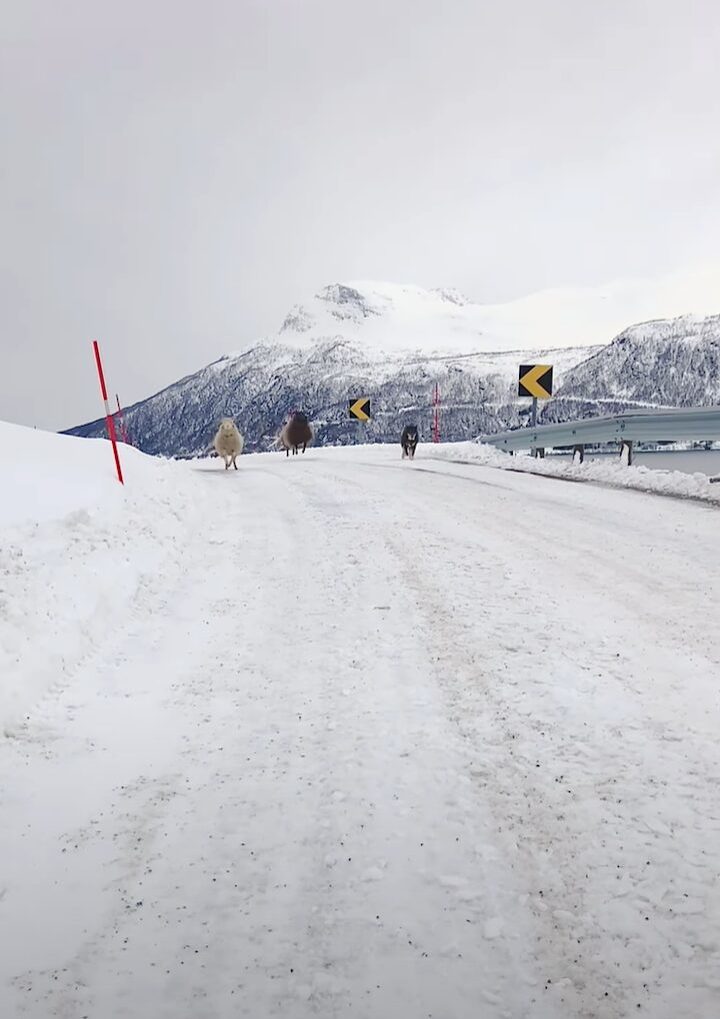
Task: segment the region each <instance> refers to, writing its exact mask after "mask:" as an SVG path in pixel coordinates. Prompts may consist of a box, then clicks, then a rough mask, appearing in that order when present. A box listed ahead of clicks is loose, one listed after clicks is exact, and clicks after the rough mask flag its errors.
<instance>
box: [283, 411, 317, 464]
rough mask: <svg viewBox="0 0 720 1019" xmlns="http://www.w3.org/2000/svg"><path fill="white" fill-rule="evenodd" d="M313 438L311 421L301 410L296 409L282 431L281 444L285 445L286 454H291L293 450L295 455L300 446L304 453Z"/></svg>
mask: <svg viewBox="0 0 720 1019" xmlns="http://www.w3.org/2000/svg"><path fill="white" fill-rule="evenodd" d="M312 438H313V433H312V428H311V427H310V422H309V421H308V419H307V418H306V417H305V415H304V414H303V413H302V412H301V411H299V410H294V411H293V412H292V413H291V414H290V417H289V418H288V419H287V421H286V422H285V424H284V425H283V429H282V431H281V432H280V445H281V446H283V447H284V449H285V455H286V456H290V450H292V451H293V456H295V454H296V453H297V451H298V449H299V447H300V446H302V451H303V453H304V452H305V450H306V448H307V446H308V443H310V442H312Z"/></svg>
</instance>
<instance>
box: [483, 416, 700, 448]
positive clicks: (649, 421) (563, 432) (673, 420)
mask: <svg viewBox="0 0 720 1019" xmlns="http://www.w3.org/2000/svg"><path fill="white" fill-rule="evenodd" d="M712 439H720V407H692V408H689V409H687V410H686V409H679V410H660V411H648V412H647V413H646V412H644V411H639V412H637V411H635V412H633V413H630V414H618V415H616V416H615V417H603V418H586V419H584V420H582V421H567V422H563V423H562V424H558V425H539V426H537V427H535V428H516V429H513V431H511V432H497V433H496V434H494V435H481V436H480V438H479V440H478V441H479V442H484V443H487V444H488V445H489V446H495V447H496V448H497V449H504V450H507V452H508V453H513V452H515V451H516V450H521V449H552V448H553V447H556V446H572V447H580V448H581V447H583V446H587V445H591V444H593V443H596V442H619V443H622V444H624V445H630V444H632V443H633V442H662V441H667V442H688V441H698V442H702V441H703V440H705V441H710V440H712Z"/></svg>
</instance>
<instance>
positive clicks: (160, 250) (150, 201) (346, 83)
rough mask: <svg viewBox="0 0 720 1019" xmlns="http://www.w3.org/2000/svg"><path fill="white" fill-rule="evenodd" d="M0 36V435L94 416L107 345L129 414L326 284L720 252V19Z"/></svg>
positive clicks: (554, 271) (241, 15)
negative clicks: (0, 430)
mask: <svg viewBox="0 0 720 1019" xmlns="http://www.w3.org/2000/svg"><path fill="white" fill-rule="evenodd" d="M0 33H1V34H2V60H1V64H0V131H1V132H2V134H1V143H2V160H1V161H0V178H1V182H2V188H1V194H0V252H1V255H0V258H1V260H2V282H1V287H2V290H1V292H0V323H1V325H0V419H5V420H13V421H18V422H21V423H27V424H36V425H37V426H39V427H50V428H61V427H69V426H70V425H72V424H76V423H79V422H80V421H83V420H87V419H88V418H93V417H97V416H99V413H100V411H101V407H100V404H99V396H98V393H97V383H96V379H95V377H94V374H93V372H94V367H93V364H92V360H91V351H90V340H91V339H92V338H94V337H97V338H98V339H99V340H100V341H101V343H102V346H103V350H104V352H105V358H106V367H107V370H108V374H109V382H110V387H111V389H112V391H113V392H115V391H116V390H117V391H119V392H120V395H121V398H122V399H123V401H124V402H126V403H130V402H132V401H134V400H137V399H140V398H142V397H144V396H147V395H150V393H152V392H154V391H156V390H157V389H159V388H162V387H163V386H164V385H166V384H168V383H170V382H172V381H174V380H175V379H176V378H178V377H179V376H181V375H183V374H187V373H189V372H191V371H194V370H196V369H197V368H199V367H201V366H202V365H204V364H206V363H207V362H209V361H211V360H213V359H214V358H216V357H217V356H219V355H220V354H222V353H224V352H225V351H226V350H233V349H237V348H239V347H240V346H242V345H243V344H244V343H245V342H248V341H250V340H252V339H253V338H255V337H257V336H259V335H263V334H266V333H269V332H272V331H274V330H275V329H276V328H278V326H279V325H280V323H281V322H282V319H283V318H284V315H285V313H286V311H287V310H288V309H289V307H290V306H291V305H292V304H293V303H295V302H296V301H298V300H301V299H302V298H303V296H305V295H309V294H312V293H314V292H315V291H316V290H318V289H319V288H320V287H321V286H323V285H324V284H326V283H329V282H332V281H336V280H341V279H381V280H392V281H397V282H412V283H417V284H419V285H421V286H428V287H434V286H456V287H458V288H460V289H461V290H463V291H464V292H465V293H467V294H468V296H470V297H471V298H473V299H475V300H478V301H482V302H486V301H487V302H496V301H504V300H508V299H511V298H513V297H519V296H522V295H524V294H527V293H529V292H531V291H534V290H538V289H542V288H544V287H548V286H561V285H596V284H601V283H604V282H606V281H608V280H613V279H617V278H618V277H625V276H654V275H659V274H662V273H665V272H667V271H670V270H673V269H676V268H680V267H683V266H685V265H687V264H689V263H694V262H696V261H701V260H703V259H706V258H716V257H717V256H718V253H719V250H720V130H719V129H718V127H719V125H720V3H718V2H717V0H603V2H602V3H600V2H597V0H514V2H513V0H503V2H501V0H434V2H425V0H363V2H358V0H356V2H353V3H349V2H345V0H202V2H201V0H192V2H190V0H122V2H119V0H112V2H108V0H62V2H59V0H5V2H4V3H3V4H2V19H1V20H0ZM719 305H720V301H719ZM718 310H720V307H719V309H718ZM578 341H579V342H582V337H579V338H578Z"/></svg>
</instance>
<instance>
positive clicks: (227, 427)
mask: <svg viewBox="0 0 720 1019" xmlns="http://www.w3.org/2000/svg"><path fill="white" fill-rule="evenodd" d="M220 431H221V433H222V434H223V435H232V434H233V432H234V431H235V422H234V421H233V420H232V418H223V419H222V421H221V422H220Z"/></svg>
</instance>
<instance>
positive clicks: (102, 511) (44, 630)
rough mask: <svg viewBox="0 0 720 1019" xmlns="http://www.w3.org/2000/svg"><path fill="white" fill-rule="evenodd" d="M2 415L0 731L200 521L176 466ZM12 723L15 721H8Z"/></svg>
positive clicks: (85, 647) (129, 604)
mask: <svg viewBox="0 0 720 1019" xmlns="http://www.w3.org/2000/svg"><path fill="white" fill-rule="evenodd" d="M122 459H123V467H124V469H125V474H126V479H127V482H128V483H127V485H126V486H125V487H124V488H123V487H122V486H121V485H120V484H119V482H118V481H117V479H116V477H115V468H114V464H113V459H112V454H111V450H110V444H109V443H108V442H102V441H94V442H82V441H81V440H79V439H74V438H69V437H67V436H59V435H54V434H51V433H48V432H41V431H35V430H33V429H29V428H21V427H19V426H17V425H9V424H5V423H4V422H0V477H2V498H1V499H0V676H1V677H2V683H1V684H0V734H2V732H3V727H4V731H5V732H6V734H7V733H8V732H9V731H11V729H12V727H13V726H14V725H15V724H16V723H18V722H19V720H20V719H21V718H22V716H23V713H24V711H25V710H26V709H27V708H28V707H29V706H30V705H31V704H32V703H33V702H34V701H36V700H37V699H38V698H39V697H41V696H42V695H43V694H44V692H45V691H46V690H47V689H48V688H49V687H50V686H51V685H53V684H57V683H61V682H62V679H63V676H64V674H65V673H66V671H68V670H70V669H72V668H73V667H74V665H75V664H76V663H77V662H78V661H79V660H81V659H83V658H84V657H85V656H86V655H88V654H89V653H90V652H91V651H92V649H93V648H94V647H95V646H96V644H97V642H98V641H99V640H100V639H103V640H106V639H107V638H108V637H112V634H113V632H114V630H115V629H116V628H117V627H122V626H123V625H124V623H125V622H126V621H127V619H128V617H129V616H130V614H131V612H132V609H133V607H134V605H136V604H138V605H140V606H142V602H143V597H144V593H145V592H146V591H147V589H149V588H152V587H153V586H154V585H156V584H157V583H158V582H162V579H161V578H163V577H165V578H166V579H167V578H168V577H169V576H171V575H172V573H173V569H174V566H173V562H174V559H175V558H176V557H175V554H174V551H175V548H176V547H177V543H178V542H180V543H182V541H183V540H184V537H185V536H186V535H187V533H188V531H189V530H191V529H192V528H194V527H197V526H199V522H198V513H199V512H200V511H199V508H198V507H197V496H196V495H195V496H194V497H191V495H190V485H189V482H190V479H188V478H187V475H186V474H184V473H183V471H182V466H181V465H178V464H175V463H167V462H162V461H159V460H157V459H153V458H151V457H147V456H145V455H144V454H142V453H139V452H138V451H137V450H134V449H126V448H124V449H123V450H122ZM12 731H15V730H14V729H12Z"/></svg>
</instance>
